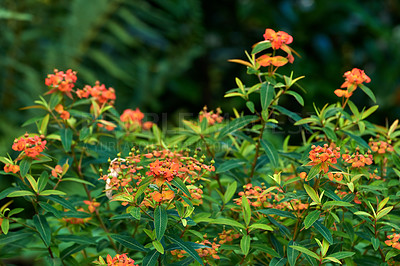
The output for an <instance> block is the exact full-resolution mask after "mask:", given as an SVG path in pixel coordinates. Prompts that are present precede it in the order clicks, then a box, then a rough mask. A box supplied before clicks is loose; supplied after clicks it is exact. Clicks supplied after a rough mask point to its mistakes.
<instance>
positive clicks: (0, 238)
mask: <svg viewBox="0 0 400 266" xmlns="http://www.w3.org/2000/svg"><path fill="white" fill-rule="evenodd" d="M30 237H32V233H26V232H23V231H22V230H21V231H17V232H9V233H8V234H7V236H6V235H5V234H4V235H3V234H2V235H0V245H8V244H10V243H13V242H17V241H21V240H24V239H27V238H30Z"/></svg>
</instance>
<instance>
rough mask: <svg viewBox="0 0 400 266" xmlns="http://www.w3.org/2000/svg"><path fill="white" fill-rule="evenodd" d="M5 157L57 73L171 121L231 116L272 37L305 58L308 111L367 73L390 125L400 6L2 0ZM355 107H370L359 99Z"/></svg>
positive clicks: (395, 107) (121, 105)
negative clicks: (282, 38)
mask: <svg viewBox="0 0 400 266" xmlns="http://www.w3.org/2000/svg"><path fill="white" fill-rule="evenodd" d="M0 3H1V4H0V34H1V38H0V67H1V71H0V108H1V109H0V136H1V138H0V152H1V153H2V154H4V153H5V152H6V151H8V150H9V149H10V147H11V143H12V140H13V139H14V137H16V136H18V135H20V134H22V133H24V132H25V130H27V129H25V128H21V127H20V125H21V124H22V123H23V122H24V121H26V120H27V119H28V118H30V117H32V116H33V115H34V114H32V111H20V110H18V109H19V108H21V107H24V106H27V105H32V104H33V100H34V99H37V98H38V96H39V95H40V94H42V93H43V92H45V91H46V87H45V86H44V78H45V77H46V74H47V73H51V72H52V70H53V69H54V68H58V69H60V70H65V69H68V68H72V69H74V70H77V71H78V86H79V87H82V86H83V85H84V84H90V85H93V84H94V82H95V81H96V80H99V81H100V82H102V83H105V84H106V86H107V87H114V88H115V89H116V93H117V101H116V107H117V109H118V110H119V112H122V111H123V110H124V109H125V108H136V107H139V108H141V110H142V111H144V112H148V113H157V114H161V113H165V114H167V120H168V122H171V123H174V122H175V123H176V121H177V120H178V118H179V114H182V113H194V114H196V113H198V111H199V110H200V109H201V108H202V107H203V106H204V105H208V106H209V107H210V108H212V109H215V108H216V107H218V106H221V107H222V110H223V111H225V112H230V111H231V109H232V108H231V107H232V106H237V104H238V102H235V100H228V99H224V98H223V95H224V92H225V91H227V90H229V89H231V88H233V87H235V82H234V78H235V77H240V78H241V79H242V80H244V81H245V82H247V84H248V85H252V82H253V81H254V80H253V78H252V77H247V76H246V74H245V68H244V67H242V66H240V65H236V64H233V63H229V62H227V60H228V59H232V58H242V59H245V56H244V50H248V51H250V49H251V45H252V44H254V43H256V42H258V41H261V40H262V39H263V37H262V35H263V33H264V31H265V29H266V28H272V29H275V30H283V31H286V32H288V33H289V34H291V35H292V36H293V37H294V42H293V43H292V44H291V47H293V48H294V49H295V50H296V51H298V52H299V53H300V54H301V56H302V57H301V58H298V57H296V59H295V62H294V65H293V66H285V67H284V68H283V72H286V73H290V71H291V70H292V69H293V70H294V71H295V72H294V74H295V75H296V76H300V75H305V76H306V79H303V80H302V81H301V82H300V83H301V85H302V86H303V87H304V88H305V89H306V90H307V92H308V93H307V94H304V97H305V100H306V108H305V109H304V110H302V109H301V108H300V106H297V105H296V103H292V102H287V103H283V104H284V105H285V104H286V105H288V106H290V109H291V110H294V111H296V112H302V115H306V114H307V113H309V112H312V111H313V107H312V102H316V104H317V106H320V107H322V106H323V105H324V104H325V103H326V102H330V103H332V102H334V101H336V100H337V98H336V96H335V95H334V94H333V91H334V90H335V89H337V88H339V87H340V85H341V83H342V82H343V77H342V75H343V73H344V72H345V71H347V70H351V69H352V68H353V67H358V68H361V69H365V71H366V73H367V75H369V76H370V77H371V79H372V82H371V83H370V84H368V86H369V87H370V88H371V89H372V90H373V91H374V92H375V94H376V95H377V100H378V104H379V105H380V106H381V108H380V109H379V110H380V111H379V112H378V114H376V115H375V116H373V117H372V119H374V120H375V121H374V122H376V123H379V124H381V125H385V123H386V119H387V118H388V119H389V121H393V120H394V119H396V118H397V117H398V114H399V112H400V108H399V103H400V93H399V89H400V87H399V85H400V78H399V77H400V75H399V74H400V73H399V72H400V48H399V47H400V2H399V1H397V0H382V1H376V0H369V1H366V0H363V1H356V0H335V1H327V0H326V1H323V0H321V1H313V0H293V1H289V0H286V1H266V0H265V1H261V0H229V1H227V0H218V1H211V0H207V1H206V0H204V1H200V0H174V1H172V0H171V1H166V0H125V1H124V0H119V1H117V0H114V1H111V0H108V1H107V0H70V1H56V0H37V1H34V0H18V1H15V0H0ZM353 101H355V102H356V104H358V105H359V106H364V105H367V106H368V105H371V104H372V103H371V102H370V101H369V99H368V98H367V97H366V96H365V95H364V94H363V93H362V92H361V91H357V92H356V93H355V96H354V97H353Z"/></svg>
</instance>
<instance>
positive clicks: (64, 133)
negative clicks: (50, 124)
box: [60, 128, 73, 152]
mask: <svg viewBox="0 0 400 266" xmlns="http://www.w3.org/2000/svg"><path fill="white" fill-rule="evenodd" d="M72 135H73V132H72V130H71V129H70V128H63V129H61V130H60V137H61V143H62V145H63V147H64V151H65V152H70V151H71V145H72Z"/></svg>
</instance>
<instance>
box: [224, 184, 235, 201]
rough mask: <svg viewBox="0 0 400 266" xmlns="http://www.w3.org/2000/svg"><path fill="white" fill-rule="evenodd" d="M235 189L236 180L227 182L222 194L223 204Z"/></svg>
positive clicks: (229, 198) (228, 199) (233, 193)
mask: <svg viewBox="0 0 400 266" xmlns="http://www.w3.org/2000/svg"><path fill="white" fill-rule="evenodd" d="M236 189H237V182H236V181H233V183H229V184H228V187H227V188H226V191H225V194H224V204H226V203H228V202H229V201H230V200H231V199H232V197H233V195H235V193H236Z"/></svg>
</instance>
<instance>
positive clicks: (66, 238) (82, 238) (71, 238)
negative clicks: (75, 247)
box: [55, 235, 95, 245]
mask: <svg viewBox="0 0 400 266" xmlns="http://www.w3.org/2000/svg"><path fill="white" fill-rule="evenodd" d="M55 238H56V239H57V240H60V241H61V242H74V243H76V244H85V245H93V243H94V242H95V238H93V237H88V236H86V235H57V236H56V237H55Z"/></svg>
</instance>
